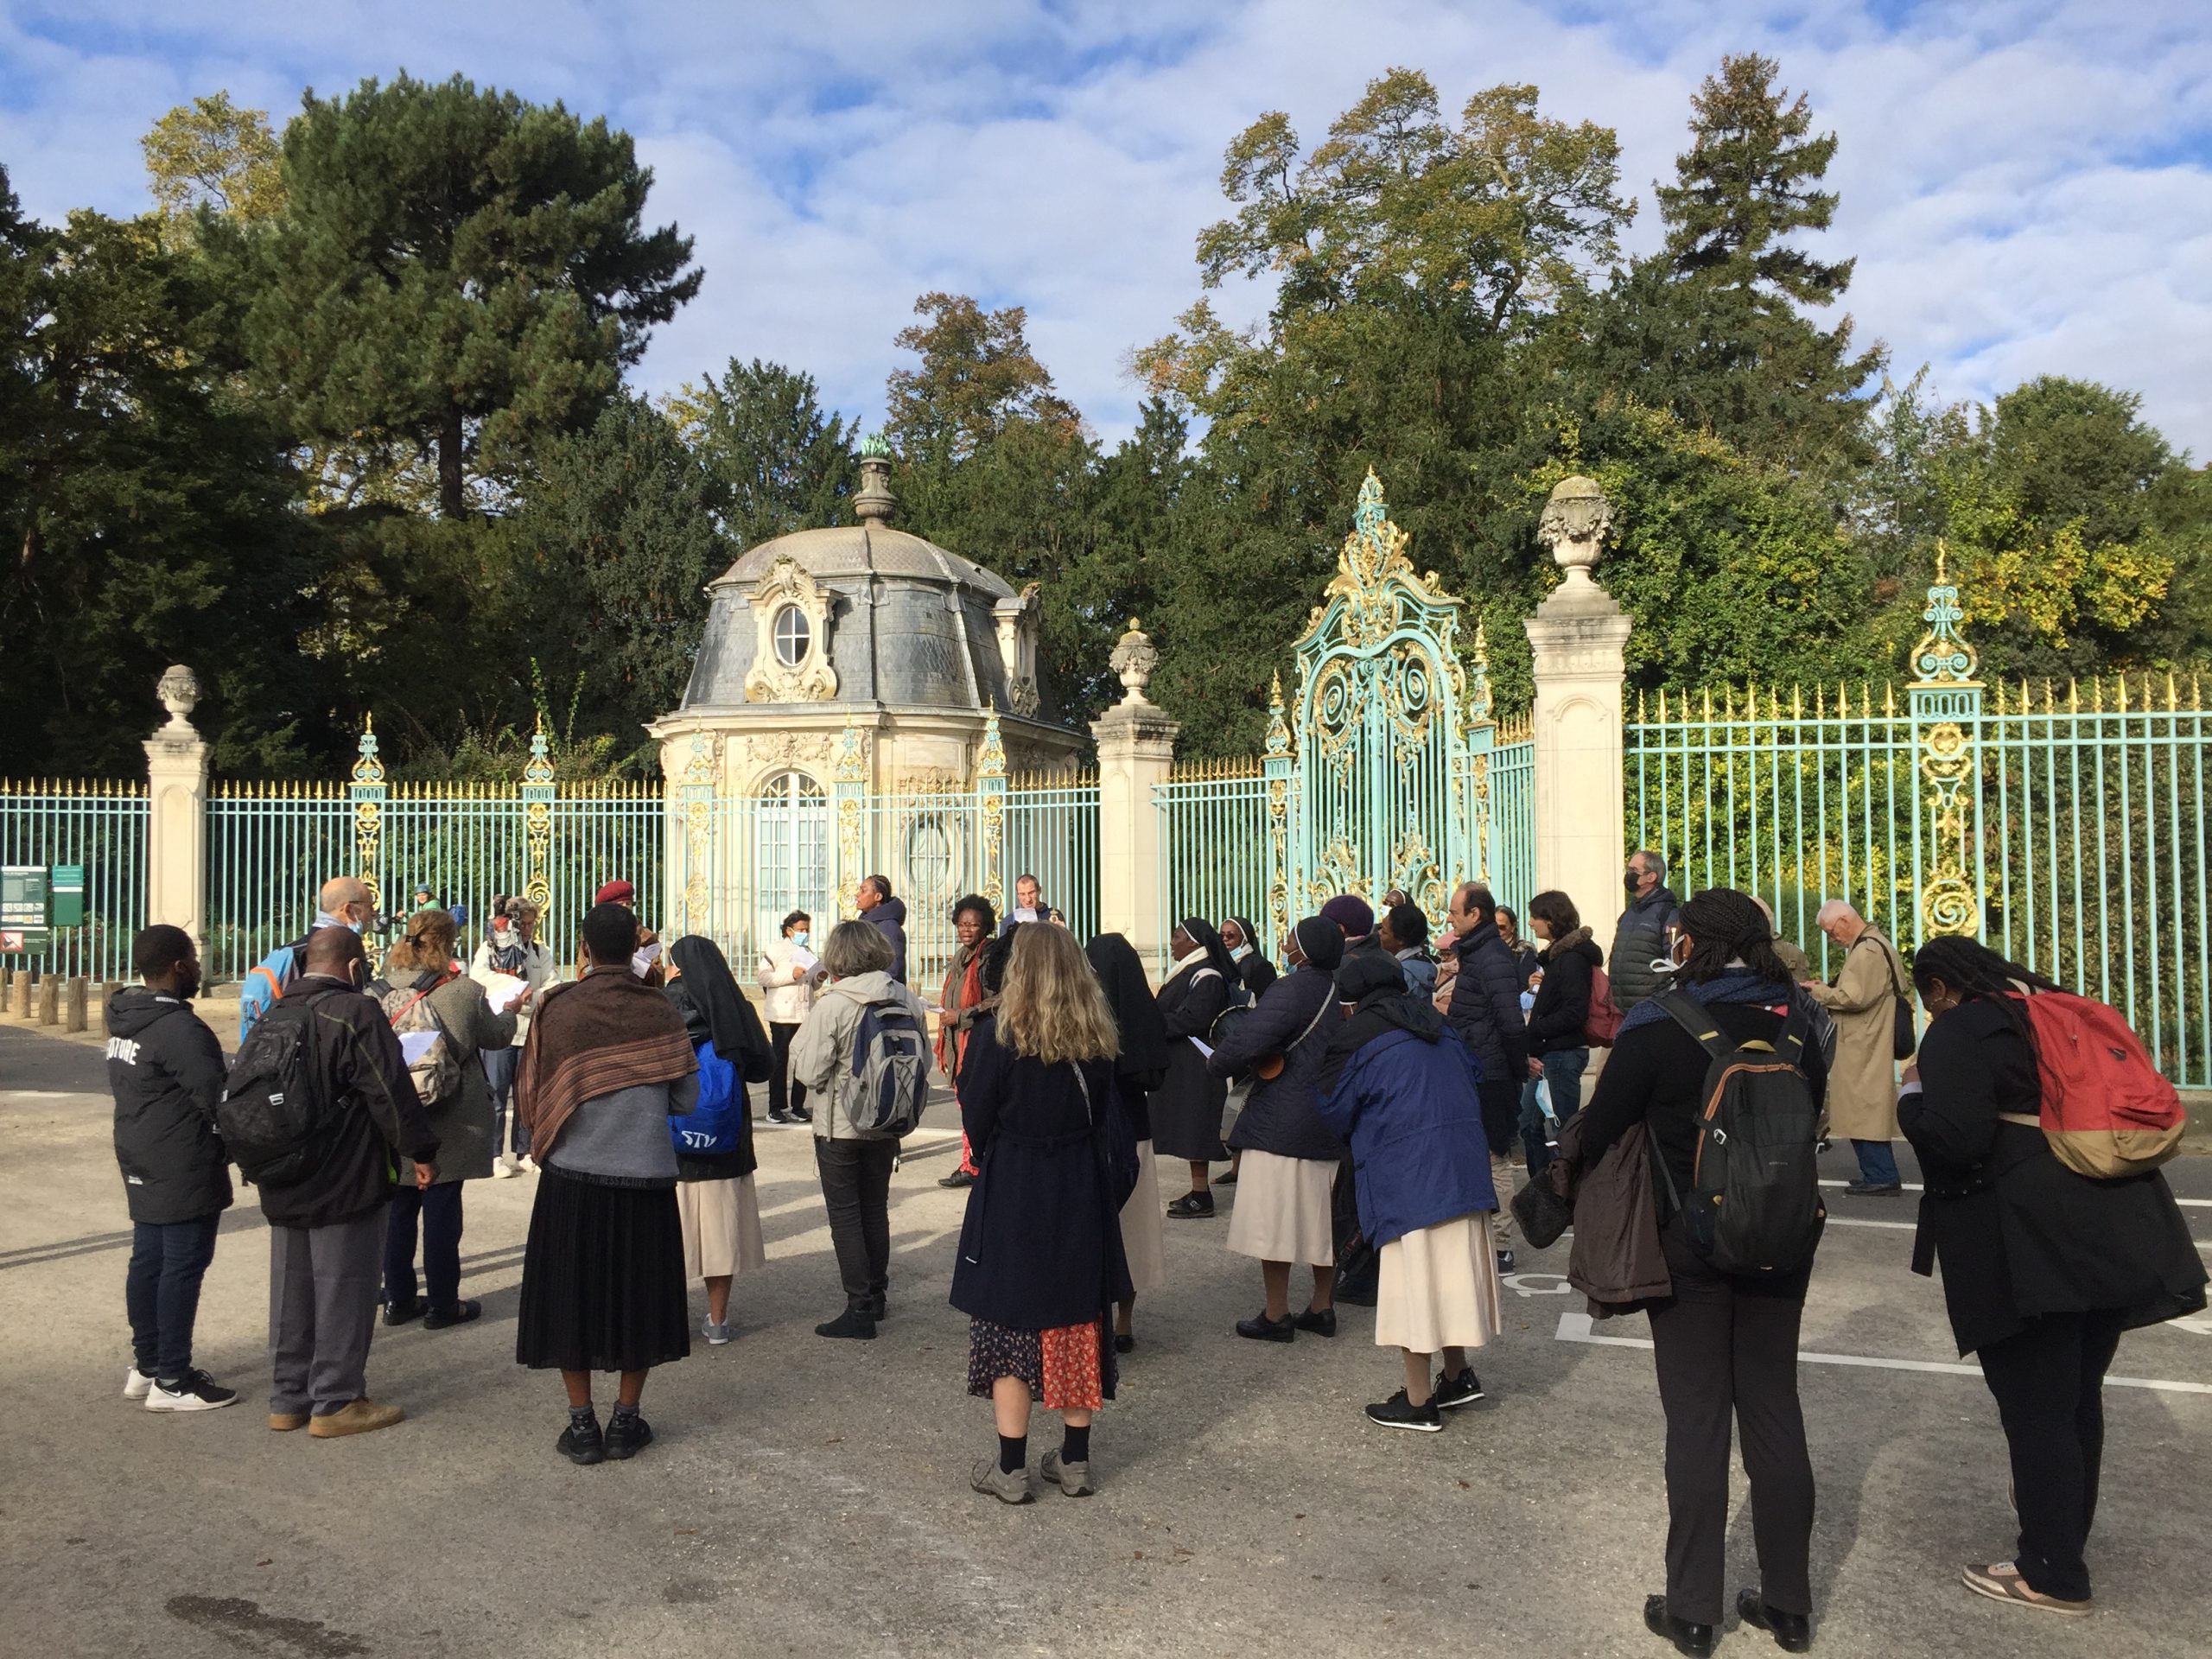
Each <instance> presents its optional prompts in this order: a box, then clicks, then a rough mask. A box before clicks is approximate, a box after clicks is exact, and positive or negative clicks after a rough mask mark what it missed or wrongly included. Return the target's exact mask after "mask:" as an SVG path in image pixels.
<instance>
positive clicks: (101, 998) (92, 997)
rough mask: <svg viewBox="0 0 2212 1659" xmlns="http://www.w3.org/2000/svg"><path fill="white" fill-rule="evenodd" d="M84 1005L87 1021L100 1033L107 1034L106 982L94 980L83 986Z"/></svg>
mask: <svg viewBox="0 0 2212 1659" xmlns="http://www.w3.org/2000/svg"><path fill="white" fill-rule="evenodd" d="M85 1006H86V1018H87V1021H88V1023H92V1024H96V1025H98V1026H99V1028H100V1035H101V1036H103V1037H105V1036H106V1035H107V982H106V981H105V980H99V979H96V980H94V981H93V982H92V983H91V984H90V985H88V986H86V988H85Z"/></svg>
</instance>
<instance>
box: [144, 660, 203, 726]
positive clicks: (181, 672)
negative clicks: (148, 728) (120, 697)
mask: <svg viewBox="0 0 2212 1659" xmlns="http://www.w3.org/2000/svg"><path fill="white" fill-rule="evenodd" d="M154 695H155V696H158V697H159V698H160V699H161V700H162V708H164V709H168V711H169V721H168V725H166V726H164V727H162V729H161V732H160V734H159V735H161V736H162V737H180V738H187V739H197V738H198V737H199V735H200V734H199V733H198V732H196V731H194V729H193V726H192V721H191V720H190V719H189V718H188V717H189V715H191V713H192V711H193V710H194V709H196V708H198V707H199V706H200V679H199V677H198V676H197V675H195V674H194V673H193V671H191V670H190V669H189V668H188V667H186V666H185V665H184V664H182V663H172V664H169V670H168V673H166V674H164V675H162V677H161V681H160V683H158V684H157V685H156V686H155V688H154Z"/></svg>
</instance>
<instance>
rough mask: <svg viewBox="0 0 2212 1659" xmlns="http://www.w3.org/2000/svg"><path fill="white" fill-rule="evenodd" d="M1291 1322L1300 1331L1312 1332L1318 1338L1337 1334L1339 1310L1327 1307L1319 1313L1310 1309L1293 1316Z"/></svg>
mask: <svg viewBox="0 0 2212 1659" xmlns="http://www.w3.org/2000/svg"><path fill="white" fill-rule="evenodd" d="M1290 1322H1291V1323H1292V1324H1293V1325H1296V1326H1297V1327H1298V1328H1299V1329H1300V1330H1301V1331H1310V1332H1313V1334H1314V1335H1315V1336H1317V1337H1333V1336H1335V1335H1336V1334H1337V1310H1336V1309H1335V1308H1333V1307H1325V1308H1322V1309H1320V1310H1319V1311H1318V1312H1316V1311H1315V1310H1314V1309H1313V1308H1310V1307H1309V1308H1307V1309H1306V1311H1305V1312H1304V1313H1294V1314H1292V1315H1291V1316H1290Z"/></svg>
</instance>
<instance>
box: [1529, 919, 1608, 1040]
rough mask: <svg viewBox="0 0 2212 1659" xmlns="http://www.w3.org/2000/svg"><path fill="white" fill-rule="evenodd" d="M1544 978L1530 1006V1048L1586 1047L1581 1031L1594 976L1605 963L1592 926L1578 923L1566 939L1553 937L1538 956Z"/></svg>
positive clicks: (1587, 1015) (1587, 1012)
mask: <svg viewBox="0 0 2212 1659" xmlns="http://www.w3.org/2000/svg"><path fill="white" fill-rule="evenodd" d="M1536 962H1537V964H1538V965H1539V966H1540V967H1541V968H1542V969H1543V970H1544V982H1543V983H1542V984H1541V985H1539V986H1537V987H1536V1002H1535V1007H1532V1008H1530V1009H1529V1053H1530V1054H1531V1055H1542V1054H1564V1053H1566V1052H1567V1051H1568V1050H1569V1049H1576V1048H1587V1047H1589V1046H1590V1045H1589V1042H1588V1041H1587V1039H1585V1038H1584V1036H1583V1034H1582V1033H1583V1029H1584V1027H1586V1026H1587V1025H1588V1024H1589V1023H1590V991H1591V987H1592V984H1593V983H1594V981H1593V980H1592V975H1593V974H1594V973H1595V972H1596V970H1597V969H1599V968H1602V967H1604V966H1605V957H1603V956H1601V955H1599V950H1598V942H1597V941H1596V940H1595V939H1593V938H1591V937H1590V930H1589V929H1588V928H1586V927H1578V928H1576V929H1575V930H1574V931H1573V932H1572V933H1570V934H1568V935H1567V937H1566V938H1563V939H1554V940H1553V941H1552V943H1551V944H1548V945H1547V946H1545V947H1544V950H1543V951H1542V953H1541V955H1540V956H1538V957H1537V958H1536Z"/></svg>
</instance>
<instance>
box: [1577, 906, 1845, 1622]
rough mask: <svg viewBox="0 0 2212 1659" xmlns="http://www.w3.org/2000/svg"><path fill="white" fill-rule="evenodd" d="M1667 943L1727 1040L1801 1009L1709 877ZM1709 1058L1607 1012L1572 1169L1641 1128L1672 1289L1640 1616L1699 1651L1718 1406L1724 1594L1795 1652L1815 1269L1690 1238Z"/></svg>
mask: <svg viewBox="0 0 2212 1659" xmlns="http://www.w3.org/2000/svg"><path fill="white" fill-rule="evenodd" d="M1675 957H1676V961H1677V963H1678V966H1677V968H1676V970H1675V988H1677V989H1679V990H1681V991H1683V992H1686V993H1687V994H1688V995H1689V996H1690V997H1691V998H1693V999H1694V1001H1697V1002H1698V1003H1699V1004H1700V1006H1701V1007H1703V1009H1704V1010H1705V1012H1706V1014H1707V1015H1708V1016H1709V1017H1710V1018H1711V1020H1713V1024H1714V1025H1715V1026H1717V1027H1719V1030H1720V1033H1721V1034H1722V1036H1723V1037H1725V1038H1726V1039H1727V1040H1728V1041H1729V1042H1731V1043H1732V1044H1742V1043H1745V1042H1751V1041H1764V1042H1773V1041H1775V1040H1776V1039H1777V1038H1779V1037H1780V1036H1781V1034H1782V1032H1783V1027H1785V1026H1786V1025H1787V1024H1788V1023H1789V1016H1790V1014H1791V1013H1792V1012H1793V1011H1796V1012H1797V1013H1798V1014H1800V1015H1801V1016H1803V1015H1805V1014H1806V1013H1807V1010H1808V1007H1809V1004H1808V1002H1807V1001H1806V1000H1805V999H1804V996H1803V994H1802V992H1801V991H1800V990H1799V989H1798V988H1797V987H1796V984H1795V983H1794V982H1792V981H1791V979H1790V977H1789V969H1786V968H1785V967H1783V964H1782V962H1781V959H1780V958H1779V957H1777V956H1776V954H1775V950H1774V936H1773V932H1772V931H1771V930H1770V928H1769V927H1768V926H1767V922H1766V918H1765V917H1764V915H1763V914H1762V913H1761V912H1760V911H1759V907H1758V904H1757V903H1756V902H1755V901H1754V900H1753V899H1751V897H1750V896H1749V895H1748V894H1745V893H1738V892H1736V891H1734V890H1733V889H1732V888H1728V887H1712V888H1708V889H1707V891H1705V892H1703V893H1699V894H1698V895H1697V896H1696V897H1695V898H1694V899H1691V900H1690V901H1689V903H1688V904H1687V905H1684V906H1682V909H1681V933H1680V934H1679V936H1678V937H1677V939H1676V942H1675ZM1706 1069H1707V1055H1706V1052H1705V1050H1704V1048H1703V1047H1701V1046H1700V1044H1699V1042H1698V1040H1697V1039H1696V1038H1695V1037H1694V1036H1693V1035H1692V1034H1691V1033H1690V1032H1689V1031H1688V1029H1686V1028H1685V1027H1682V1026H1681V1025H1680V1024H1679V1023H1677V1022H1676V1021H1675V1019H1674V1018H1673V1017H1672V1016H1671V1015H1669V1014H1668V1012H1667V1010H1666V1009H1665V1008H1664V1007H1662V1006H1661V1003H1660V1001H1659V1000H1658V999H1656V998H1655V999H1651V1000H1649V1001H1643V1002H1639V1003H1637V1006H1636V1007H1633V1008H1631V1009H1630V1011H1629V1014H1628V1017H1627V1019H1625V1020H1623V1021H1622V1022H1621V1032H1620V1037H1619V1039H1618V1042H1617V1043H1616V1044H1615V1045H1614V1047H1613V1052H1612V1057H1611V1059H1609V1060H1608V1061H1607V1062H1606V1064H1605V1071H1603V1072H1602V1073H1601V1074H1600V1075H1599V1079H1598V1086H1597V1089H1596V1090H1595V1092H1594V1093H1593V1094H1592V1096H1591V1099H1590V1103H1589V1105H1588V1106H1587V1107H1586V1108H1585V1109H1584V1110H1583V1115H1582V1117H1583V1129H1582V1145H1581V1166H1582V1167H1583V1168H1585V1169H1595V1168H1596V1167H1597V1166H1598V1162H1599V1160H1600V1159H1601V1158H1603V1157H1604V1156H1605V1153H1606V1151H1607V1149H1608V1148H1609V1147H1611V1146H1612V1144H1613V1143H1614V1142H1615V1141H1618V1140H1619V1139H1620V1138H1621V1136H1622V1135H1624V1134H1626V1133H1627V1132H1628V1130H1629V1129H1630V1127H1631V1126H1634V1125H1637V1124H1641V1125H1643V1130H1644V1133H1645V1135H1646V1137H1647V1138H1648V1140H1649V1144H1650V1149H1651V1162H1652V1176H1653V1180H1652V1185H1653V1189H1654V1193H1655V1197H1656V1205H1657V1214H1658V1215H1659V1217H1660V1218H1661V1221H1660V1229H1659V1236H1660V1246H1661V1249H1662V1250H1663V1251H1664V1253H1665V1255H1666V1259H1667V1270H1668V1273H1669V1276H1670V1277H1671V1278H1672V1280H1673V1281H1674V1283H1673V1292H1672V1294H1670V1295H1668V1296H1665V1297H1662V1298H1660V1299H1658V1300H1656V1301H1654V1302H1652V1303H1651V1304H1650V1305H1649V1314H1650V1318H1651V1341H1652V1348H1653V1351H1654V1353H1653V1357H1654V1358H1655V1360H1656V1362H1657V1369H1658V1374H1659V1401H1660V1404H1661V1406H1662V1408H1664V1410H1665V1412H1666V1414H1667V1516H1668V1520H1667V1590H1666V1593H1665V1594H1664V1595H1657V1596H1649V1597H1647V1598H1646V1599H1645V1600H1644V1604H1643V1622H1644V1624H1646V1625H1647V1626H1649V1628H1650V1630H1652V1632H1653V1633H1654V1634H1655V1635H1657V1636H1661V1637H1665V1638H1666V1639H1667V1640H1669V1641H1670V1642H1672V1643H1674V1645H1675V1649H1676V1650H1677V1651H1678V1652H1681V1653H1686V1654H1692V1655H1703V1654H1709V1653H1711V1652H1712V1651H1713V1632H1714V1628H1715V1626H1717V1625H1718V1624H1719V1622H1720V1618H1721V1594H1722V1580H1723V1575H1724V1573H1725V1570H1726V1547H1727V1541H1728V1449H1729V1432H1730V1427H1731V1419H1733V1421H1734V1424H1735V1425H1736V1426H1737V1427H1739V1428H1740V1429H1741V1432H1742V1435H1743V1446H1744V1469H1745V1473H1746V1474H1747V1475H1748V1476H1749V1477H1750V1478H1751V1521H1752V1535H1753V1536H1754V1538H1755V1539H1756V1540H1757V1541H1758V1557H1759V1574H1760V1578H1761V1580H1763V1582H1762V1584H1761V1586H1760V1587H1759V1588H1758V1589H1757V1590H1744V1591H1739V1592H1738V1594H1737V1598H1736V1607H1737V1611H1738V1613H1740V1614H1741V1615H1742V1617H1743V1619H1744V1622H1745V1624H1750V1625H1752V1626H1754V1627H1756V1628H1758V1629H1759V1630H1767V1631H1770V1632H1771V1633H1772V1635H1773V1637H1774V1638H1775V1640H1776V1641H1777V1643H1780V1644H1781V1645H1782V1647H1783V1649H1786V1650H1788V1651H1789V1652H1792V1653H1802V1652H1803V1651H1804V1650H1805V1649H1807V1648H1808V1647H1809V1646H1810V1645H1811V1643H1812V1631H1811V1624H1810V1616H1811V1613H1812V1610H1813V1589H1812V1571H1811V1553H1812V1536H1813V1462H1812V1458H1811V1455H1810V1454H1809V1453H1808V1452H1807V1450H1806V1447H1805V1418H1804V1414H1803V1413H1802V1411H1801V1410H1800V1409H1799V1407H1798V1403H1797V1327H1798V1324H1799V1321H1800V1320H1801V1319H1802V1317H1803V1314H1804V1311H1805V1287H1806V1282H1807V1281H1808V1279H1809V1278H1810V1276H1811V1273H1812V1266H1811V1263H1810V1262H1809V1261H1808V1262H1807V1263H1806V1264H1805V1265H1804V1266H1803V1267H1802V1268H1798V1269H1796V1271H1795V1272H1791V1273H1788V1274H1778V1275H1775V1276H1773V1277H1760V1278H1753V1277H1751V1276H1749V1275H1744V1274H1729V1273H1723V1272H1721V1271H1719V1269H1718V1268H1714V1267H1713V1264H1712V1263H1711V1262H1707V1260H1706V1259H1705V1258H1704V1257H1703V1256H1702V1255H1700V1254H1699V1253H1698V1252H1697V1251H1696V1249H1694V1248H1693V1247H1692V1245H1691V1243H1690V1241H1689V1239H1688V1236H1687V1234H1686V1231H1685V1229H1684V1228H1683V1226H1682V1224H1681V1220H1680V1217H1678V1216H1677V1215H1676V1214H1675V1205H1674V1203H1673V1201H1672V1198H1671V1193H1672V1192H1689V1191H1691V1190H1692V1189H1693V1188H1694V1186H1695V1185H1696V1179H1695V1177H1696V1169H1695V1162H1696V1156H1697V1145H1698V1124H1699V1115H1700V1111H1701V1109H1702V1108H1703V1106H1704V1104H1705V1103H1704V1101H1703V1099H1702V1097H1701V1096H1702V1095H1703V1092H1704V1082H1705V1075H1706ZM1802 1070H1803V1071H1804V1072H1805V1074H1806V1079H1807V1082H1808V1084H1809V1085H1810V1088H1811V1091H1812V1095H1813V1099H1814V1102H1815V1104H1816V1105H1817V1104H1818V1103H1819V1101H1820V1099H1821V1096H1822V1094H1823V1093H1824V1091H1825V1089H1826V1085H1827V1056H1826V1054H1825V1053H1824V1052H1823V1047H1822V1045H1821V1043H1820V1042H1819V1041H1818V1040H1816V1039H1811V1038H1808V1040H1807V1042H1806V1044H1805V1046H1804V1049H1803V1056H1802ZM1669 1176H1671V1177H1672V1182H1671V1186H1670V1185H1669V1181H1668V1178H1669Z"/></svg>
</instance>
